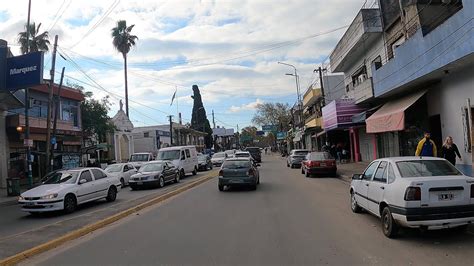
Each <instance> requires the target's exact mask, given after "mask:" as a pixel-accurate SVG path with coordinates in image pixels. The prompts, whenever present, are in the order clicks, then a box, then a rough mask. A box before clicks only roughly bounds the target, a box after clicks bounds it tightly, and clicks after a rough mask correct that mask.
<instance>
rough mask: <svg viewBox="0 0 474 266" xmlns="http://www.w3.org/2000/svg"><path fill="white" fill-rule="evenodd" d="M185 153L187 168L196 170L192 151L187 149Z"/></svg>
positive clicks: (190, 170) (189, 170)
mask: <svg viewBox="0 0 474 266" xmlns="http://www.w3.org/2000/svg"><path fill="white" fill-rule="evenodd" d="M185 153H186V161H185V165H186V169H187V171H188V172H192V171H194V164H193V160H192V159H191V152H190V151H189V149H185Z"/></svg>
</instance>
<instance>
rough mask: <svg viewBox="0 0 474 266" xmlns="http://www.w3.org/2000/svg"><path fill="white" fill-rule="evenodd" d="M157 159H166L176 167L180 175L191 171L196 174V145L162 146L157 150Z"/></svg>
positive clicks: (182, 175)
mask: <svg viewBox="0 0 474 266" xmlns="http://www.w3.org/2000/svg"><path fill="white" fill-rule="evenodd" d="M156 159H157V160H168V161H171V162H172V163H173V165H174V166H175V167H176V168H178V170H179V173H180V175H181V177H184V175H186V174H189V173H192V174H193V175H196V174H197V169H198V157H197V151H196V146H176V147H168V148H163V149H160V150H159V151H158V155H157V156H156Z"/></svg>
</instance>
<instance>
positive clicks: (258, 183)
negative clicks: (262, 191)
mask: <svg viewBox="0 0 474 266" xmlns="http://www.w3.org/2000/svg"><path fill="white" fill-rule="evenodd" d="M257 185H260V177H258V179H257Z"/></svg>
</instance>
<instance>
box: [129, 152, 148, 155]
mask: <svg viewBox="0 0 474 266" xmlns="http://www.w3.org/2000/svg"><path fill="white" fill-rule="evenodd" d="M150 154H151V152H135V153H132V155H150Z"/></svg>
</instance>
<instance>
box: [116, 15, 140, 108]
mask: <svg viewBox="0 0 474 266" xmlns="http://www.w3.org/2000/svg"><path fill="white" fill-rule="evenodd" d="M133 27H135V25H131V26H128V27H127V21H125V20H119V21H117V25H116V26H115V27H114V28H112V39H113V41H112V43H113V45H114V47H115V49H116V50H117V51H119V52H120V53H121V54H122V56H123V69H124V75H125V113H126V114H127V116H129V115H128V81H127V54H128V52H130V49H131V48H132V46H135V44H136V41H137V39H138V37H137V36H135V35H132V34H131V32H132V29H133Z"/></svg>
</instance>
